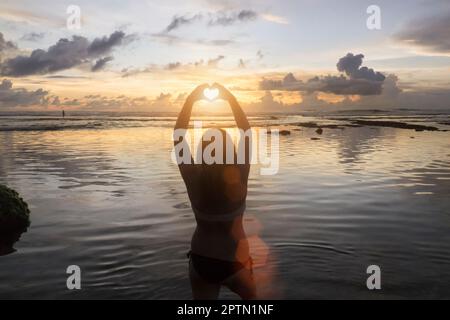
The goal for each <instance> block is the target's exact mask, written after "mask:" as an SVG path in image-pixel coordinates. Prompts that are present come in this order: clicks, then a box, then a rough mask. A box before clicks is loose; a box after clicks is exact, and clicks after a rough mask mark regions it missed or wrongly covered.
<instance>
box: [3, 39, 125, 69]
mask: <svg viewBox="0 0 450 320" xmlns="http://www.w3.org/2000/svg"><path fill="white" fill-rule="evenodd" d="M124 37H125V34H124V33H123V32H122V31H116V32H114V33H113V34H111V35H110V36H109V37H103V38H97V39H95V40H94V41H92V42H90V41H89V40H88V39H86V38H85V37H80V36H73V37H72V39H60V40H59V41H58V42H57V43H56V44H54V45H53V46H51V47H49V48H48V50H42V49H37V50H33V52H31V54H30V55H29V56H25V55H19V56H17V57H15V58H11V59H7V60H5V61H3V62H2V63H1V64H0V73H1V74H2V75H6V76H27V75H33V74H46V73H53V72H56V71H61V70H66V69H70V68H72V67H75V66H78V65H81V64H82V63H87V62H90V61H91V60H92V59H96V58H101V56H102V55H105V54H108V53H110V52H111V51H112V49H113V48H114V47H116V46H118V45H120V44H121V43H122V41H123V39H124Z"/></svg>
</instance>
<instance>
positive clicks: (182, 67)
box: [121, 55, 225, 78]
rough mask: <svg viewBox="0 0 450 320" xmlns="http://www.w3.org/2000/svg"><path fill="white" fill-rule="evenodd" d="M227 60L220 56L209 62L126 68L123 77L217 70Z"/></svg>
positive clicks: (172, 63)
mask: <svg viewBox="0 0 450 320" xmlns="http://www.w3.org/2000/svg"><path fill="white" fill-rule="evenodd" d="M223 59H225V56H222V55H219V56H217V57H216V58H212V59H209V60H207V61H205V60H203V59H201V60H197V61H193V62H186V63H182V62H180V61H175V62H170V63H168V64H165V65H158V64H151V65H149V66H147V67H145V68H140V69H133V68H124V69H123V70H122V71H121V72H122V77H123V78H126V77H130V76H134V75H138V74H145V73H154V72H161V71H181V72H186V71H187V72H192V71H193V70H194V69H197V70H202V69H203V70H208V69H214V68H217V67H218V65H219V63H220V61H222V60H223Z"/></svg>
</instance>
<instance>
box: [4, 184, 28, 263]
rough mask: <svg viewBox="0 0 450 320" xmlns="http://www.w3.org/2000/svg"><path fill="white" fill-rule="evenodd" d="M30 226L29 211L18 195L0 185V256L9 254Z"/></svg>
mask: <svg viewBox="0 0 450 320" xmlns="http://www.w3.org/2000/svg"><path fill="white" fill-rule="evenodd" d="M29 226H30V210H29V209H28V205H27V203H26V202H25V201H24V200H23V199H22V198H21V197H20V196H19V194H18V193H17V192H16V191H14V190H12V189H10V188H8V187H6V186H4V185H1V184H0V255H3V254H7V253H10V251H12V250H13V249H12V246H13V245H14V243H15V242H16V241H17V240H19V238H20V235H21V234H22V233H23V232H25V231H26V230H27V228H28V227H29Z"/></svg>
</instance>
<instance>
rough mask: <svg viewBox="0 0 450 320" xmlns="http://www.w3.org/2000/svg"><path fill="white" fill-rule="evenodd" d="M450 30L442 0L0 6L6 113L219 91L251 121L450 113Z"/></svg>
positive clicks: (167, 103)
mask: <svg viewBox="0 0 450 320" xmlns="http://www.w3.org/2000/svg"><path fill="white" fill-rule="evenodd" d="M374 4H375V5H377V6H379V7H380V9H381V29H380V30H369V29H368V28H367V26H366V20H367V18H368V17H369V15H370V14H368V13H367V12H366V10H367V8H368V7H369V6H370V5H374ZM70 5H77V6H79V8H80V9H81V28H80V29H75V30H70V29H68V28H67V18H68V17H69V16H70V14H67V8H68V7H69V6H70ZM449 30H450V2H449V1H445V0H428V1H426V0H408V1H381V0H377V1H372V0H371V1H365V0H348V1H321V0H296V1H294V0H285V1H273V0H258V1H257V0H254V1H248V0H239V1H237V0H236V1H235V0H228V1H218V0H189V1H174V0H165V1H153V0H147V1H137V0H136V1H133V0H130V1H106V0H101V1H81V0H78V1H72V0H71V1H46V0H43V1H31V0H21V1H17V0H16V1H9V0H2V1H1V3H0V112H1V111H26V110H60V109H62V108H64V109H66V110H94V111H95V110H96V111H104V110H108V111H122V112H123V111H177V110H179V107H180V105H181V104H182V102H183V101H184V98H185V97H186V94H188V93H189V92H190V91H191V90H192V89H193V88H194V87H195V86H196V85H198V84H201V83H204V82H207V83H213V82H216V81H217V82H221V83H222V84H224V85H226V86H228V87H229V88H230V89H232V91H233V93H235V94H236V96H237V97H238V99H239V100H240V101H241V102H242V104H243V106H244V107H245V108H246V109H247V110H255V111H270V112H278V111H279V112H283V111H291V112H293V111H301V110H311V109H317V110H328V109H333V110H334V109H336V108H343V107H347V108H354V109H357V108H422V109H427V108H429V109H450V32H449ZM364 67H367V68H364Z"/></svg>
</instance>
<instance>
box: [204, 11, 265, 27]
mask: <svg viewBox="0 0 450 320" xmlns="http://www.w3.org/2000/svg"><path fill="white" fill-rule="evenodd" d="M257 17H258V14H257V13H256V12H255V11H252V10H241V11H238V12H226V11H219V12H217V13H215V14H212V15H210V18H209V21H208V25H209V26H230V25H233V24H235V23H237V22H247V21H252V20H255V19H256V18H257Z"/></svg>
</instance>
